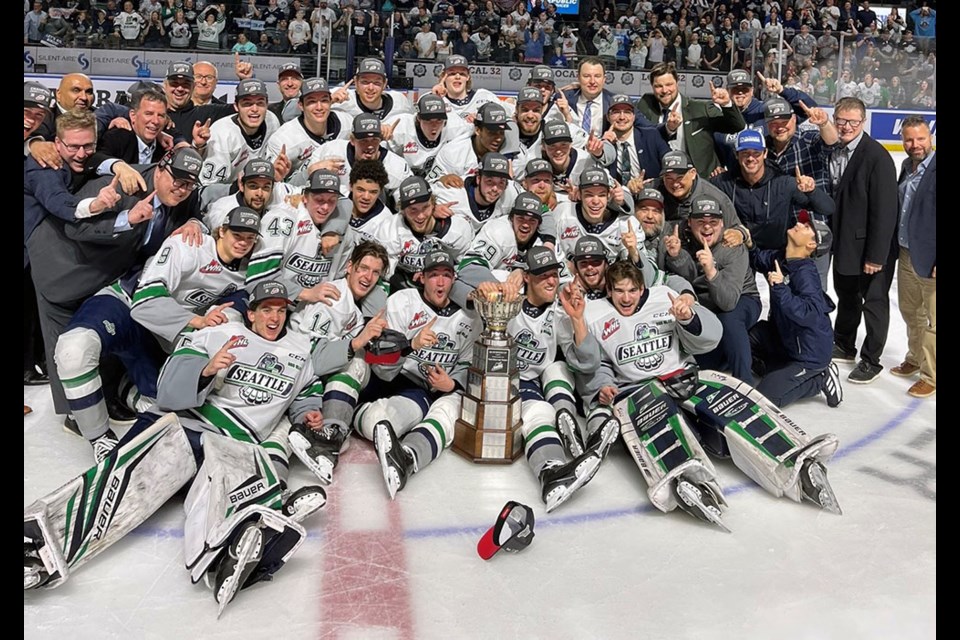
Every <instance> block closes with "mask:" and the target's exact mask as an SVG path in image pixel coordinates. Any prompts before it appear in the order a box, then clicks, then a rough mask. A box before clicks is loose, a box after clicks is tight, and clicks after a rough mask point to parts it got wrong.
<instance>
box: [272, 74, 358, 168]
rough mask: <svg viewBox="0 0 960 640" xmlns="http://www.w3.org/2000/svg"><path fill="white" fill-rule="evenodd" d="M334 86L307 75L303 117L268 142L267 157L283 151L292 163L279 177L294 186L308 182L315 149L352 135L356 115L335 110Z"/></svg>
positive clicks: (300, 104)
mask: <svg viewBox="0 0 960 640" xmlns="http://www.w3.org/2000/svg"><path fill="white" fill-rule="evenodd" d="M331 104H332V102H331V97H330V88H329V87H328V86H327V81H326V80H324V79H323V78H307V79H306V80H304V81H303V85H302V86H301V87H300V101H299V107H300V111H301V112H302V113H301V114H300V116H299V117H298V118H296V119H294V120H290V121H289V122H285V123H284V124H283V125H282V126H281V127H280V128H279V129H277V132H276V133H275V134H274V135H272V136H270V139H269V140H268V141H267V149H266V151H265V154H264V157H265V158H266V159H267V160H269V161H271V162H273V161H275V160H276V159H277V158H278V157H280V155H281V153H282V154H284V155H285V156H286V157H287V158H288V160H289V162H290V170H289V172H288V173H287V174H286V175H285V176H278V178H282V179H283V180H285V181H286V182H289V183H290V184H292V185H296V186H301V185H304V184H306V183H307V177H308V175H309V174H308V171H307V164H308V161H309V160H310V156H312V155H313V152H314V151H315V150H316V149H317V148H318V147H319V146H320V145H322V144H324V143H326V142H329V141H331V140H346V139H347V138H349V137H350V125H351V123H352V122H353V117H352V116H349V115H347V114H345V113H342V112H340V111H331V109H330V106H331Z"/></svg>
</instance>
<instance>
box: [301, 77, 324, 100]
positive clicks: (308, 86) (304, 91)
mask: <svg viewBox="0 0 960 640" xmlns="http://www.w3.org/2000/svg"><path fill="white" fill-rule="evenodd" d="M311 93H330V86H329V85H328V84H327V81H326V80H324V79H323V78H307V79H306V80H304V81H303V84H302V85H300V99H301V100H303V99H304V98H306V97H307V96H308V95H310V94H311Z"/></svg>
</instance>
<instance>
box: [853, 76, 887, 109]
mask: <svg viewBox="0 0 960 640" xmlns="http://www.w3.org/2000/svg"><path fill="white" fill-rule="evenodd" d="M882 91H883V88H882V87H881V86H880V83H879V82H877V81H876V80H874V79H873V74H872V73H868V74H866V75H865V76H863V82H861V83H860V84H858V85H857V97H858V98H860V99H861V100H862V101H863V104H864V105H865V106H866V107H867V108H868V109H872V108H874V107H879V106H880V98H881V93H882Z"/></svg>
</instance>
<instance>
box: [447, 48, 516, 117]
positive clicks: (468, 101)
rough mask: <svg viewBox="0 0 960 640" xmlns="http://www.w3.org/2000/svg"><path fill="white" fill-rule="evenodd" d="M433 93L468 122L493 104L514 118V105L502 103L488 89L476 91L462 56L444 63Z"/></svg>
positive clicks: (450, 58) (449, 109)
mask: <svg viewBox="0 0 960 640" xmlns="http://www.w3.org/2000/svg"><path fill="white" fill-rule="evenodd" d="M433 93H434V94H435V95H437V96H441V97H442V98H443V101H444V102H445V103H446V105H447V111H448V112H450V113H455V114H457V115H458V116H460V117H461V118H464V119H465V120H467V121H470V120H472V119H473V118H474V117H475V116H476V115H477V111H478V110H479V109H480V107H482V106H483V105H485V104H487V103H489V102H492V103H494V104H500V105H501V106H503V108H504V109H506V111H507V115H508V116H510V117H512V116H513V111H514V109H513V105H512V104H510V103H509V102H501V100H500V98H498V97H497V95H496V94H495V93H493V92H492V91H489V90H487V89H474V88H473V80H471V79H470V65H469V63H468V62H467V59H466V58H465V57H463V56H461V55H452V56H449V57H448V58H447V59H446V61H444V63H443V71H442V72H441V73H440V82H439V83H438V84H436V85H435V86H434V87H433Z"/></svg>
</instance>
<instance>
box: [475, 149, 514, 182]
mask: <svg viewBox="0 0 960 640" xmlns="http://www.w3.org/2000/svg"><path fill="white" fill-rule="evenodd" d="M480 174H481V175H484V176H503V177H504V178H509V177H510V161H509V160H507V157H506V156H505V155H503V154H502V153H497V152H495V151H488V152H487V153H485V154H483V159H482V160H481V161H480Z"/></svg>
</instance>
